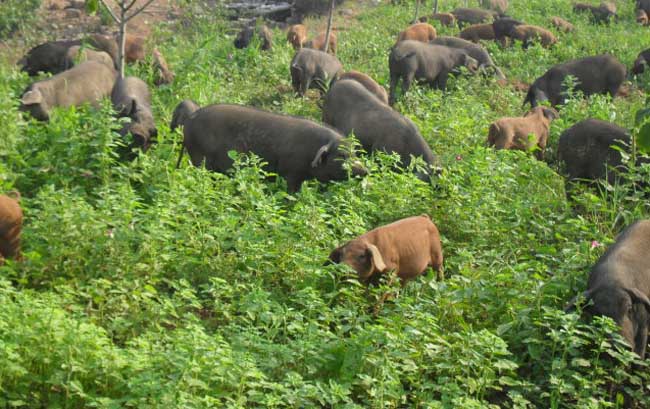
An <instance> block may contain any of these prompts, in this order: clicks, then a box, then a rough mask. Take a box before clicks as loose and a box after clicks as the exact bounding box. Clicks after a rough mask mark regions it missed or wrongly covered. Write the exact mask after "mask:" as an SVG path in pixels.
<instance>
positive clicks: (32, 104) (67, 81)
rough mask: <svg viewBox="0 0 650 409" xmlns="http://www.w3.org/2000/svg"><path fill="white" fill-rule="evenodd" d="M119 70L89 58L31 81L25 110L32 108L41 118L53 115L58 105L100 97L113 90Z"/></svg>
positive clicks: (93, 101)
mask: <svg viewBox="0 0 650 409" xmlns="http://www.w3.org/2000/svg"><path fill="white" fill-rule="evenodd" d="M115 76H116V72H115V70H114V69H113V68H111V67H108V66H106V65H105V64H102V63H100V62H97V61H86V62H83V63H81V64H79V65H76V66H74V67H72V68H70V69H69V70H67V71H64V72H62V73H59V74H56V75H55V76H53V77H50V78H46V79H44V80H41V81H37V82H35V83H33V84H31V85H30V86H29V87H27V89H26V90H25V92H24V93H23V94H22V97H21V99H20V102H21V106H20V108H21V110H23V111H28V112H29V113H31V115H32V116H33V117H34V118H36V119H38V120H41V121H47V120H48V119H49V118H50V111H51V110H52V108H54V107H69V106H73V105H74V106H78V105H81V104H84V103H90V104H92V105H94V106H97V105H98V103H99V101H100V100H101V99H102V98H104V97H107V96H109V95H110V94H111V91H112V89H113V85H114V84H115Z"/></svg>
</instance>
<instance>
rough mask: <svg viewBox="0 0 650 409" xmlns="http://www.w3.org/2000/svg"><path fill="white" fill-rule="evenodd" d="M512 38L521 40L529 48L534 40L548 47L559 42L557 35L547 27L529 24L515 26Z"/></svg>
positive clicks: (524, 46)
mask: <svg viewBox="0 0 650 409" xmlns="http://www.w3.org/2000/svg"><path fill="white" fill-rule="evenodd" d="M510 38H512V39H513V40H519V41H521V42H522V46H523V48H528V46H530V44H532V43H534V42H539V43H540V44H541V45H542V47H547V48H548V47H550V46H552V45H553V44H555V43H557V38H555V35H554V34H553V33H551V32H550V31H548V30H547V29H545V28H542V27H537V26H531V25H527V24H522V25H518V26H516V27H513V28H512V31H511V32H510Z"/></svg>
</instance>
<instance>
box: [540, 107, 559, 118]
mask: <svg viewBox="0 0 650 409" xmlns="http://www.w3.org/2000/svg"><path fill="white" fill-rule="evenodd" d="M543 112H544V116H545V117H546V118H548V119H550V120H553V119H558V118H559V117H560V115H559V114H558V112H557V111H556V110H554V109H551V108H544V109H543Z"/></svg>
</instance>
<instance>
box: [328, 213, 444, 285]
mask: <svg viewBox="0 0 650 409" xmlns="http://www.w3.org/2000/svg"><path fill="white" fill-rule="evenodd" d="M329 259H330V261H332V262H334V263H345V264H347V265H349V266H350V267H352V268H353V269H354V270H355V271H356V272H357V274H359V278H360V279H361V280H363V281H366V282H367V281H369V280H371V279H376V278H378V277H380V276H381V275H382V274H385V273H387V272H388V271H390V270H395V272H396V273H397V276H398V277H399V278H400V279H401V281H402V284H405V283H406V282H407V281H408V280H412V279H414V278H416V277H417V276H419V275H421V274H423V273H424V272H425V271H426V270H427V268H428V267H432V268H433V269H434V270H436V272H437V278H438V280H442V279H443V268H442V261H443V257H442V244H441V243H440V233H439V232H438V228H437V227H436V225H435V224H433V222H432V221H431V219H430V218H429V216H427V215H422V216H415V217H408V218H406V219H401V220H398V221H396V222H393V223H391V224H388V225H385V226H381V227H377V228H376V229H374V230H371V231H369V232H367V233H365V234H362V235H361V236H359V237H357V238H355V239H353V240H350V241H349V242H347V243H346V244H344V245H343V246H341V247H338V248H336V249H335V250H334V251H332V253H331V254H330V256H329Z"/></svg>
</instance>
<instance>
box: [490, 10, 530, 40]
mask: <svg viewBox="0 0 650 409" xmlns="http://www.w3.org/2000/svg"><path fill="white" fill-rule="evenodd" d="M522 24H524V23H523V22H521V21H519V20H515V19H514V18H510V17H504V18H499V19H496V20H494V22H493V23H492V30H494V38H495V39H496V40H497V41H498V42H499V43H500V44H501V45H502V46H504V47H505V46H506V45H507V40H508V38H509V37H510V33H511V32H512V29H513V28H515V27H517V26H520V25H522Z"/></svg>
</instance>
